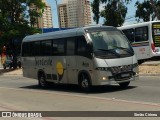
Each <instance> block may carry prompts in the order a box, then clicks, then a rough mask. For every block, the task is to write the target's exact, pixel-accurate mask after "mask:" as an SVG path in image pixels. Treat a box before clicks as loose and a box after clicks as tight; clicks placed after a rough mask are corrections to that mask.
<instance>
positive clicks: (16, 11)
mask: <svg viewBox="0 0 160 120" xmlns="http://www.w3.org/2000/svg"><path fill="white" fill-rule="evenodd" d="M30 1H32V2H30ZM31 3H34V4H35V5H36V6H38V8H39V9H40V11H42V10H41V9H42V8H43V6H44V5H45V4H44V3H42V1H41V0H0V25H1V27H0V48H2V46H3V45H4V44H5V45H6V46H7V48H8V49H7V52H8V53H12V54H13V58H14V61H16V56H17V54H18V53H19V51H20V45H21V41H22V39H23V38H24V36H26V35H29V34H34V33H37V32H39V30H38V29H36V28H32V27H30V26H29V23H30V21H29V18H31V17H33V16H36V17H37V15H32V16H31V17H30V16H29V15H27V14H28V13H29V9H28V8H29V7H28V6H29V5H30V4H31ZM38 12H39V11H37V14H38ZM40 14H42V13H40ZM0 54H1V53H0ZM15 63H16V62H15Z"/></svg>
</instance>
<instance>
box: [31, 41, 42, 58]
mask: <svg viewBox="0 0 160 120" xmlns="http://www.w3.org/2000/svg"><path fill="white" fill-rule="evenodd" d="M40 45H41V44H40V41H36V42H33V49H34V50H33V55H34V56H40V55H41V53H40V50H41V46H40Z"/></svg>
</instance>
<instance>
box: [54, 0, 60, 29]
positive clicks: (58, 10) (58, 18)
mask: <svg viewBox="0 0 160 120" xmlns="http://www.w3.org/2000/svg"><path fill="white" fill-rule="evenodd" d="M55 2H56V7H57V17H58V26H59V30H61V28H60V27H61V26H60V18H59V9H58V2H57V0H55Z"/></svg>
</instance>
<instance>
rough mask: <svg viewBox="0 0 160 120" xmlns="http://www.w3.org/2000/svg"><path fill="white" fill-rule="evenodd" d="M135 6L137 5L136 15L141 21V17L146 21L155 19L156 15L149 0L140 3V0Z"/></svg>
mask: <svg viewBox="0 0 160 120" xmlns="http://www.w3.org/2000/svg"><path fill="white" fill-rule="evenodd" d="M135 6H136V7H137V10H136V14H135V17H136V18H137V19H136V20H137V21H138V22H139V21H140V20H141V19H142V20H143V21H144V22H147V21H150V19H152V20H153V19H154V18H155V15H154V14H153V9H152V6H151V4H150V2H149V1H144V2H143V3H140V2H139V1H137V2H136V4H135Z"/></svg>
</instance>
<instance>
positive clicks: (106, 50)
mask: <svg viewBox="0 0 160 120" xmlns="http://www.w3.org/2000/svg"><path fill="white" fill-rule="evenodd" d="M98 50H101V51H105V52H109V53H112V54H115V55H116V56H117V57H120V54H118V53H116V52H115V51H113V50H112V49H101V48H100V49H98Z"/></svg>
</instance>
